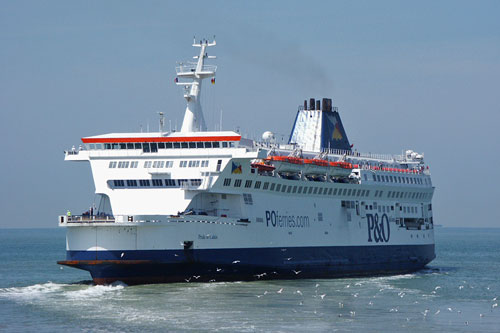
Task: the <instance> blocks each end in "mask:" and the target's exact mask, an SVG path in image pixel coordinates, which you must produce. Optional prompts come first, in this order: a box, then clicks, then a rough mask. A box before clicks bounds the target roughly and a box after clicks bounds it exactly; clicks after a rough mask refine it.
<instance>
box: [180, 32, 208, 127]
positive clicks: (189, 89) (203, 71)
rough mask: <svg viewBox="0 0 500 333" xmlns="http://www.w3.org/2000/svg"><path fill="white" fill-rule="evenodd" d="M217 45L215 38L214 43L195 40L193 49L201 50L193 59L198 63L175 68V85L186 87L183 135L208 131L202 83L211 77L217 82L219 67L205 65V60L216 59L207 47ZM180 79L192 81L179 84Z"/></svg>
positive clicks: (184, 64)
mask: <svg viewBox="0 0 500 333" xmlns="http://www.w3.org/2000/svg"><path fill="white" fill-rule="evenodd" d="M215 45H216V43H215V36H214V39H213V41H212V42H209V41H208V40H206V39H204V40H200V41H199V43H197V42H196V40H194V41H193V47H199V48H200V54H199V55H198V56H195V57H193V58H194V59H198V61H197V62H196V63H194V62H186V63H179V66H177V67H176V68H175V70H176V72H177V77H176V78H175V83H176V84H177V85H179V86H183V87H184V98H185V99H186V101H187V107H186V112H185V114H184V121H183V122H182V127H181V132H182V133H187V132H196V131H202V132H203V131H206V130H207V125H206V124H205V118H204V117H203V112H202V110H201V103H200V93H201V82H202V80H203V79H206V78H209V77H211V78H212V83H214V82H215V72H216V71H217V66H215V65H205V64H204V62H205V59H215V58H216V57H215V56H209V55H208V53H207V52H206V49H207V47H210V46H215ZM179 78H181V79H190V81H183V82H179Z"/></svg>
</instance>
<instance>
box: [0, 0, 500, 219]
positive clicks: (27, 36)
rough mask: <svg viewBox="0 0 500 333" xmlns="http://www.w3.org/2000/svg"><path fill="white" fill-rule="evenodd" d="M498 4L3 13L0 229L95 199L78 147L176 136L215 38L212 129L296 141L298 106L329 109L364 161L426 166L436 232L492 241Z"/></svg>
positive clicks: (498, 118)
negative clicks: (385, 157)
mask: <svg viewBox="0 0 500 333" xmlns="http://www.w3.org/2000/svg"><path fill="white" fill-rule="evenodd" d="M499 16H500V2H498V1H419V2H403V1H377V2H375V1H342V2H338V1H331V2H328V3H325V2H323V1H317V2H316V1H307V2H304V1H265V2H264V1H263V2H237V1H232V2H230V1H210V2H207V1H204V2H198V1H191V2H167V1H148V2H139V1H136V2H130V1H106V2H102V1H85V2H68V1H45V2H42V1H4V2H2V9H1V11H0V43H1V44H0V45H1V47H0V117H1V119H0V120H1V121H0V133H1V138H2V143H3V144H2V145H1V154H2V156H3V159H2V163H0V174H1V178H0V179H1V183H0V191H1V203H0V205H1V206H0V208H1V211H2V215H3V216H2V219H1V221H0V227H53V226H56V224H57V221H56V217H57V215H59V214H62V213H64V212H65V211H66V209H70V210H72V211H74V212H78V211H83V210H85V209H86V208H87V207H88V206H89V205H90V203H91V202H92V200H93V198H94V194H93V192H94V186H93V183H92V178H91V174H90V168H89V166H88V164H85V163H68V162H66V163H65V162H63V150H64V149H68V148H70V147H71V146H72V145H73V144H75V145H78V144H79V143H80V138H81V137H84V136H90V135H96V134H102V133H108V132H126V131H138V130H139V129H140V126H142V127H143V128H144V129H146V128H147V126H148V124H149V126H150V128H152V129H156V128H157V115H156V112H158V111H164V112H165V113H166V115H167V123H168V121H171V122H172V124H174V125H175V124H177V126H178V127H179V128H180V125H181V122H182V117H183V113H184V109H185V104H184V100H183V98H182V94H181V91H180V90H179V88H178V87H176V86H175V85H174V84H173V79H174V77H175V71H174V67H175V63H176V61H182V60H186V59H189V58H191V57H192V56H193V55H194V54H195V52H196V50H194V49H193V48H192V47H191V46H190V44H191V42H192V37H193V36H194V35H195V36H197V37H199V38H203V37H211V36H213V35H216V36H217V43H218V44H217V46H216V47H215V48H214V49H213V50H209V51H210V52H211V53H212V54H214V55H217V57H218V59H217V60H216V64H217V65H218V66H219V68H218V72H217V84H216V85H215V86H209V85H207V86H205V87H204V91H203V96H202V98H203V106H204V113H205V117H206V119H207V122H208V126H209V128H211V129H214V126H215V124H218V120H219V114H220V110H221V109H222V110H223V115H224V118H223V125H224V128H225V129H235V128H236V127H238V126H239V127H240V128H241V131H242V132H243V133H245V134H247V135H249V136H255V137H257V136H260V134H261V133H262V132H264V131H266V130H272V131H274V132H276V133H278V134H281V135H284V136H286V135H288V134H289V133H290V129H291V126H292V124H293V120H294V116H295V112H296V110H297V106H298V105H299V104H301V103H302V102H303V100H304V99H306V98H309V97H316V98H320V97H331V98H333V101H334V105H336V106H338V107H339V109H340V113H341V116H342V119H343V122H344V126H345V128H346V131H347V135H348V137H349V139H350V141H351V142H352V143H354V144H355V147H356V148H357V149H358V150H359V151H364V152H378V153H394V154H396V153H400V152H401V151H402V150H403V149H413V150H416V151H418V152H424V153H425V159H426V162H427V163H429V164H430V167H431V172H432V177H433V182H434V185H435V186H436V188H437V189H436V192H435V196H434V214H435V221H436V223H439V224H444V225H446V226H482V227H497V226H499V222H500V213H499V211H498V210H497V209H495V208H496V205H497V204H498V201H499V198H500V189H499V188H500V182H499V180H498V177H496V173H497V172H496V166H498V165H500V144H499V135H498V134H497V131H498V129H497V128H498V126H499V123H500V115H499V114H500V97H499V96H500V93H499V92H498V91H499V88H498V87H499V80H500V23H499V22H500V20H499V19H498V17H499Z"/></svg>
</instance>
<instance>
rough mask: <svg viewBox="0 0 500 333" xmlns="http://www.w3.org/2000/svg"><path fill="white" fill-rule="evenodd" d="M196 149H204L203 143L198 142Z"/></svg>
mask: <svg viewBox="0 0 500 333" xmlns="http://www.w3.org/2000/svg"><path fill="white" fill-rule="evenodd" d="M196 148H204V147H203V142H196Z"/></svg>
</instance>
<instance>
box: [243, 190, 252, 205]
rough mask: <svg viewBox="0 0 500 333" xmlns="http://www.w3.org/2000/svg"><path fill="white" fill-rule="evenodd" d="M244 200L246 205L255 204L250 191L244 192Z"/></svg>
mask: <svg viewBox="0 0 500 333" xmlns="http://www.w3.org/2000/svg"><path fill="white" fill-rule="evenodd" d="M243 201H244V202H245V205H253V199H252V195H251V194H249V193H243Z"/></svg>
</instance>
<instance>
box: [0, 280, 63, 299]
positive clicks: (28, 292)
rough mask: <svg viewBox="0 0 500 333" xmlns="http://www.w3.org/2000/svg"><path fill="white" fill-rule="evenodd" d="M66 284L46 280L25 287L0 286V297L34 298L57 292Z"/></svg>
mask: <svg viewBox="0 0 500 333" xmlns="http://www.w3.org/2000/svg"><path fill="white" fill-rule="evenodd" d="M65 286H68V285H67V284H60V283H53V282H50V281H49V282H47V283H42V284H34V285H32V286H26V287H11V288H0V297H5V298H17V299H35V298H40V297H45V296H46V295H47V294H51V293H55V292H59V291H60V290H61V289H63V288H64V287H65Z"/></svg>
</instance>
